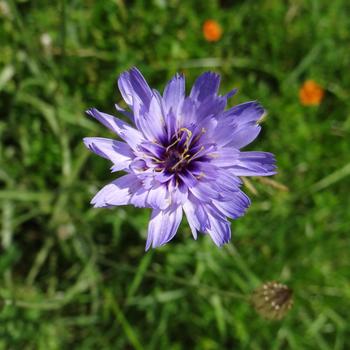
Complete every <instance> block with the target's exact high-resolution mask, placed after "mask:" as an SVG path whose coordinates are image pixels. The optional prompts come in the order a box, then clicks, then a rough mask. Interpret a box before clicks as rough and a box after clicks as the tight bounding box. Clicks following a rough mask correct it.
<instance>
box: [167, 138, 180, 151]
mask: <svg viewBox="0 0 350 350" xmlns="http://www.w3.org/2000/svg"><path fill="white" fill-rule="evenodd" d="M179 141H180V139H179V138H177V139H176V140H175V141H174V142H173V143H172V144H171V145H169V146H168V147H167V148H166V149H165V151H166V152H168V151H169V149H170V148H172V147H173V146H175V145H176V144H177V143H178V142H179Z"/></svg>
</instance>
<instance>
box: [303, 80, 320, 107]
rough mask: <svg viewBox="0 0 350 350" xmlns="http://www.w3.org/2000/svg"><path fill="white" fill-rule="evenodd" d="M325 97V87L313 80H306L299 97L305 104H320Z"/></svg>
mask: <svg viewBox="0 0 350 350" xmlns="http://www.w3.org/2000/svg"><path fill="white" fill-rule="evenodd" d="M323 97H324V90H323V88H322V87H321V86H320V85H318V84H317V83H316V82H315V81H313V80H306V81H305V82H304V84H303V86H302V87H301V88H300V90H299V99H300V102H301V104H303V105H304V106H318V105H319V104H320V103H321V101H322V100H323Z"/></svg>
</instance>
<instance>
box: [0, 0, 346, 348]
mask: <svg viewBox="0 0 350 350" xmlns="http://www.w3.org/2000/svg"><path fill="white" fill-rule="evenodd" d="M5 3H6V4H7V9H8V11H7V12H6V8H5V5H4V4H5ZM208 3H209V4H207V2H205V1H181V2H180V1H179V0H169V1H164V0H157V1H156V0H154V1H141V0H135V1H123V0H113V1H112V0H108V1H96V0H89V1H82V0H74V1H66V2H64V0H62V1H60V2H49V1H43V0H41V1H39V0H38V1H26V0H21V1H15V0H9V1H3V0H2V1H1V4H2V5H1V6H0V16H1V18H0V44H1V54H0V140H1V142H0V223H1V225H0V230H1V231H0V234H1V255H0V276H1V282H0V324H1V326H0V348H1V349H39V350H41V349H43V350H51V349H84V350H85V349H169V350H170V349H172V350H177V349H200V350H203V349H204V350H211V349H296V350H300V349H321V350H323V349H324V350H326V349H332V350H333V349H335V350H341V349H349V348H350V340H349V339H350V329H349V323H350V317H349V311H348V310H349V308H350V269H349V266H350V254H349V248H350V236H349V226H350V212H349V207H350V196H349V191H350V186H349V175H350V171H349V166H350V165H349V164H350V158H349V150H350V142H349V139H350V102H349V101H350V100H349V94H350V70H349V66H350V48H349V42H350V22H349V20H348V17H349V13H350V12H349V11H350V6H349V3H348V2H347V1H346V0H334V1H326V0H319V1H318V0H314V1H301V0H295V1H288V2H287V1H280V0H266V1H253V0H251V1H221V2H219V1H210V2H208ZM220 3H221V4H220ZM4 9H5V10H4ZM207 18H215V19H216V20H218V21H219V22H220V23H221V25H222V27H223V31H224V34H223V37H222V39H221V40H220V41H219V42H217V43H207V42H205V41H204V39H203V37H202V33H201V26H202V23H203V21H204V20H205V19H207ZM45 33H46V34H48V35H49V36H50V38H51V40H52V42H51V44H50V45H49V46H47V47H46V48H45V47H43V44H42V35H43V34H45ZM133 65H136V66H137V67H139V68H140V69H141V70H142V72H143V73H144V75H145V76H146V78H147V80H148V81H149V82H150V84H151V85H152V86H154V87H156V88H158V89H162V88H163V87H164V84H165V83H166V80H167V79H168V78H170V77H171V75H172V74H174V73H175V72H176V71H182V72H184V73H185V74H186V77H187V84H188V85H187V86H188V87H189V86H190V85H191V84H192V82H193V81H194V79H195V78H196V76H198V74H199V73H201V72H202V71H205V70H209V69H211V70H215V71H217V72H219V73H220V74H222V87H221V91H222V92H225V91H228V90H229V89H230V88H232V87H235V86H236V87H238V88H239V94H238V95H237V97H235V98H234V101H233V102H232V103H238V102H243V101H246V100H251V99H258V100H259V101H261V102H262V104H263V105H264V107H265V108H266V109H267V110H268V112H269V113H268V117H267V119H266V121H265V122H264V131H263V133H262V134H261V137H260V138H259V140H257V141H255V142H254V144H253V145H251V146H250V147H249V148H250V149H255V150H260V149H261V150H266V151H270V152H273V153H275V154H276V156H277V159H278V167H279V171H278V175H277V176H275V178H274V180H275V181H278V182H280V183H282V184H284V185H286V186H288V188H289V191H288V192H286V191H282V190H279V189H277V188H273V187H271V186H269V185H266V184H264V183H261V182H260V180H259V179H252V180H251V183H252V185H253V186H254V187H255V188H256V190H257V192H258V194H257V195H254V194H252V193H250V192H249V189H247V188H245V190H246V192H248V194H249V195H250V196H251V197H252V200H253V204H252V206H251V208H250V210H249V211H248V214H247V215H246V216H245V217H243V218H241V219H239V220H237V221H235V222H232V232H233V237H232V243H230V244H229V245H227V246H225V247H223V248H222V249H218V248H217V247H216V246H214V244H213V243H212V242H211V240H210V238H209V237H206V236H200V237H199V239H198V241H194V240H193V239H192V238H191V237H190V236H191V234H190V231H189V228H188V227H187V225H186V224H185V223H184V224H183V225H182V226H181V227H180V230H179V232H178V234H177V236H176V238H175V239H174V240H173V241H172V242H171V243H170V244H168V245H167V246H165V247H162V248H159V249H156V250H154V251H150V252H148V253H145V252H144V245H145V238H146V230H147V223H148V216H149V210H148V209H144V210H143V209H134V208H131V207H130V208H129V207H122V208H117V209H113V210H107V209H92V208H91V207H90V205H89V201H90V199H91V197H92V196H93V194H94V193H95V192H96V191H97V189H98V188H100V187H101V186H103V185H104V184H106V183H107V182H108V181H111V180H112V179H113V175H112V174H110V173H109V171H108V169H109V164H108V162H107V161H106V160H104V159H100V158H98V157H97V156H94V155H92V154H90V153H89V152H88V151H87V150H86V149H85V148H84V146H83V144H82V141H81V139H82V137H84V136H106V137H107V136H109V135H110V134H109V132H108V131H107V130H106V129H104V128H103V127H101V126H100V125H99V124H98V123H97V122H94V121H92V120H89V119H88V118H87V117H86V116H85V115H84V111H85V110H86V109H87V108H88V107H92V106H95V107H98V108H100V109H102V110H105V111H107V112H112V111H113V103H114V102H120V100H121V97H120V95H119V93H118V92H117V91H116V90H117V89H116V77H117V75H118V74H119V73H121V72H122V71H123V70H125V69H128V68H130V67H131V66H133ZM305 79H314V80H316V81H317V82H319V83H320V84H321V85H323V86H324V88H325V89H326V96H325V99H324V101H323V102H322V104H321V105H320V106H319V107H303V106H301V105H300V103H299V100H298V90H299V87H300V85H301V84H302V83H303V81H304V80H305ZM270 280H278V281H281V282H283V283H286V284H287V285H289V286H290V287H291V288H293V290H294V295H295V305H294V307H293V309H292V310H291V312H290V313H289V314H288V315H287V316H286V317H285V318H284V319H283V320H282V321H266V320H264V319H262V318H261V317H260V316H258V315H257V314H256V313H255V311H254V310H253V309H252V307H251V306H250V305H249V303H247V302H246V300H245V297H248V296H249V295H250V293H251V292H252V290H253V289H254V288H255V287H257V286H258V285H260V284H261V283H263V282H265V281H270ZM242 296H243V297H242Z"/></svg>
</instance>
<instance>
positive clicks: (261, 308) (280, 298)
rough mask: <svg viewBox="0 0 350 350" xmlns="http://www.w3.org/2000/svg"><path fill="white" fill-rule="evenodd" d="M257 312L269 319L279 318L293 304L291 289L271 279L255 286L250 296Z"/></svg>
mask: <svg viewBox="0 0 350 350" xmlns="http://www.w3.org/2000/svg"><path fill="white" fill-rule="evenodd" d="M251 301H252V304H253V306H254V308H255V310H256V312H257V313H258V314H260V315H261V316H263V317H264V318H267V319H270V320H280V319H282V318H283V317H284V316H285V315H286V314H287V312H288V311H289V310H290V309H291V307H292V305H293V291H292V289H290V288H289V287H288V286H286V285H284V284H281V283H278V282H275V281H271V282H267V283H265V284H263V285H262V286H261V287H259V288H257V289H256V290H255V291H254V292H253V295H252V298H251Z"/></svg>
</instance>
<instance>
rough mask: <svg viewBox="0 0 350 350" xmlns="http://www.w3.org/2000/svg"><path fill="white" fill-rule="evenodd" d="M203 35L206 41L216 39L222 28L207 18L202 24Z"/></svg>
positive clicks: (219, 36)
mask: <svg viewBox="0 0 350 350" xmlns="http://www.w3.org/2000/svg"><path fill="white" fill-rule="evenodd" d="M203 35H204V38H205V40H207V41H218V40H219V39H220V38H221V35H222V28H221V26H220V24H219V23H218V22H216V21H214V20H212V19H207V20H206V21H205V22H204V24H203Z"/></svg>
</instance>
